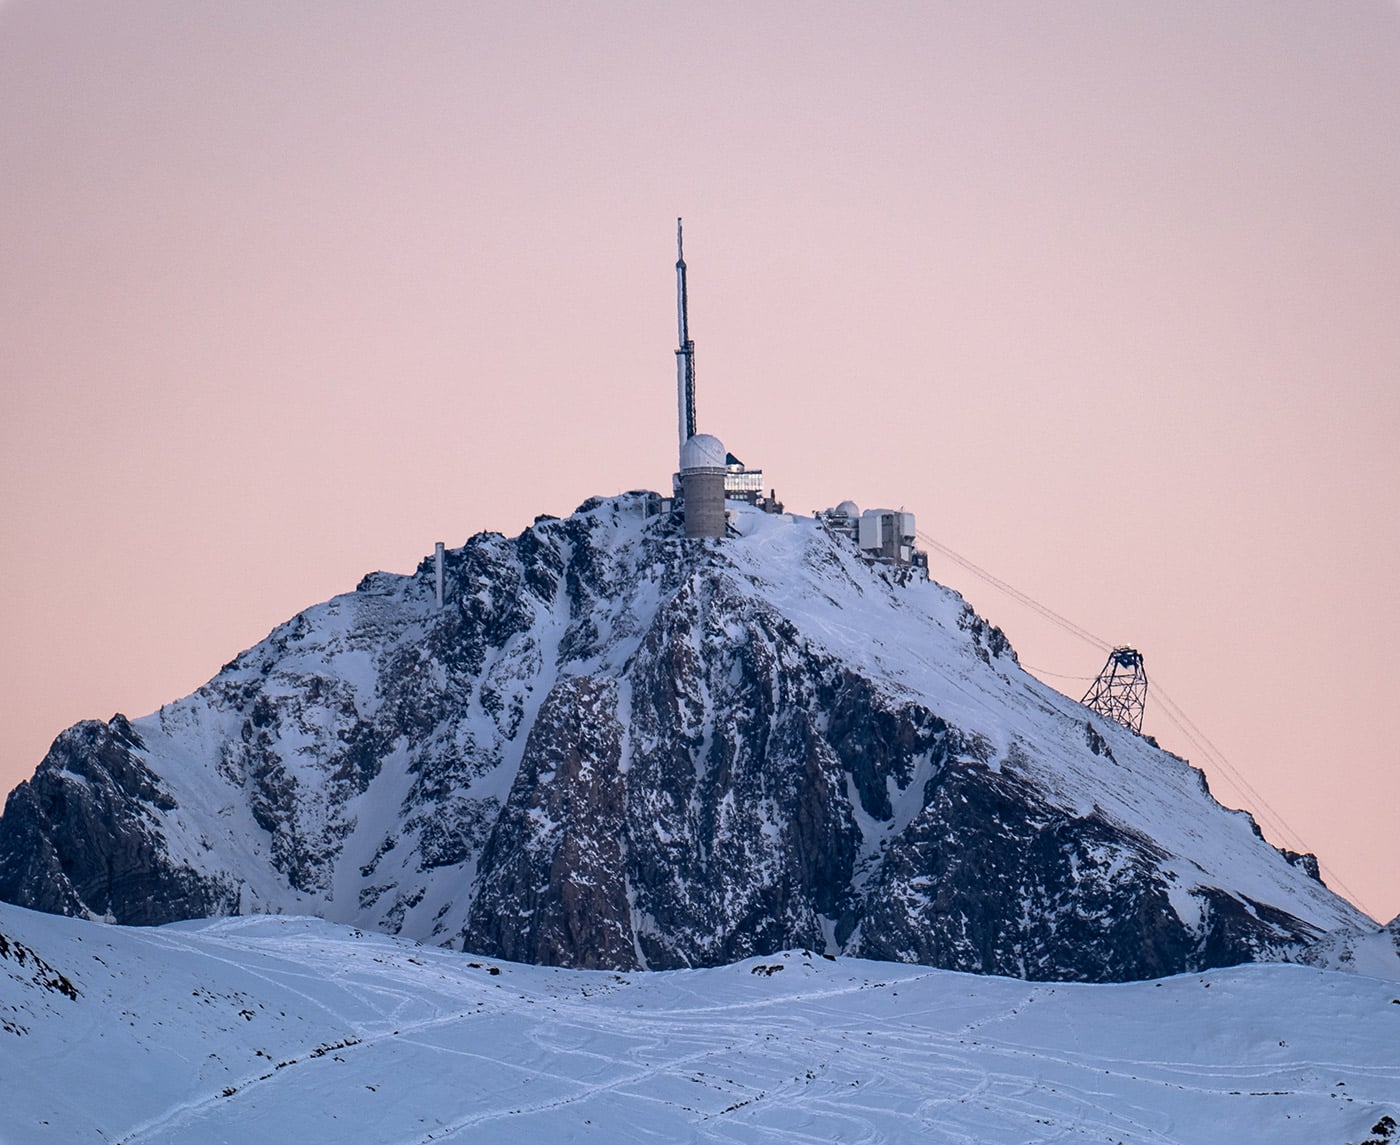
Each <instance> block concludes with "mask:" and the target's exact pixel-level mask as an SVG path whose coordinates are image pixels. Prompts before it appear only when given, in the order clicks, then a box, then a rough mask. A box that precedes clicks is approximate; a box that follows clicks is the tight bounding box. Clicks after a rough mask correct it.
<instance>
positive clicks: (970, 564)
mask: <svg viewBox="0 0 1400 1145" xmlns="http://www.w3.org/2000/svg"><path fill="white" fill-rule="evenodd" d="M917 536H918V538H919V539H920V540H921V541H923V542H924V544H925V545H927V546H928V547H929V548H931V549H936V550H937V551H938V552H939V553H941V554H942V555H943V556H945V557H947V558H948V559H949V560H951V561H953V562H954V563H955V564H957V565H960V566H961V567H962V568H964V569H966V570H967V571H968V572H970V573H972V574H973V575H974V576H977V577H980V578H981V579H982V580H984V581H986V582H987V583H988V584H989V585H991V586H992V587H994V588H996V589H999V590H1000V591H1002V592H1004V593H1005V594H1006V595H1007V596H1009V597H1011V598H1012V599H1013V600H1016V601H1018V602H1020V603H1021V604H1023V605H1025V606H1026V607H1027V608H1030V609H1032V610H1033V611H1035V612H1036V613H1039V614H1040V615H1041V616H1042V617H1044V618H1045V619H1046V620H1048V621H1050V622H1051V623H1052V624H1055V625H1058V626H1059V627H1060V628H1062V629H1064V631H1066V632H1068V633H1069V634H1070V635H1071V636H1077V637H1078V638H1079V639H1080V640H1083V641H1085V642H1086V643H1087V644H1091V645H1093V646H1094V647H1096V648H1097V649H1098V650H1099V651H1100V652H1112V651H1113V645H1111V644H1109V642H1108V641H1106V640H1104V639H1102V638H1101V637H1098V636H1095V635H1094V634H1093V633H1092V632H1090V631H1089V630H1088V629H1086V628H1081V627H1080V626H1079V625H1078V624H1075V623H1074V621H1072V620H1070V619H1068V618H1067V617H1064V616H1061V615H1060V614H1059V613H1058V612H1056V611H1055V610H1054V609H1052V608H1050V607H1049V606H1048V605H1045V604H1041V602H1040V601H1038V600H1036V599H1035V598H1034V597H1033V596H1031V595H1030V594H1029V593H1025V592H1022V591H1021V590H1020V589H1018V588H1016V587H1015V586H1014V585H1011V584H1008V583H1007V582H1006V581H1004V580H1002V579H1001V578H1000V577H998V576H996V575H995V574H993V573H991V572H988V571H987V570H986V569H984V568H983V567H982V566H981V565H979V564H976V563H975V562H974V561H972V560H969V559H968V558H967V557H965V556H963V555H962V554H961V553H959V552H957V551H955V550H954V549H951V548H949V547H948V546H947V545H945V544H943V543H942V542H941V541H938V540H935V539H934V538H933V537H931V536H929V534H927V533H925V532H923V531H922V530H918V531H917ZM1021 667H1022V668H1024V669H1025V670H1026V671H1027V672H1032V673H1034V674H1035V675H1037V676H1051V677H1054V678H1055V679H1060V680H1094V679H1096V678H1097V677H1094V676H1070V675H1066V674H1064V673H1062V672H1049V671H1044V670H1042V669H1038V668H1031V667H1029V666H1028V665H1025V664H1022V665H1021ZM1152 692H1153V695H1154V696H1156V697H1157V698H1158V699H1159V700H1161V701H1162V703H1161V709H1162V714H1163V715H1164V716H1165V717H1166V719H1167V720H1168V721H1170V722H1171V723H1172V724H1173V725H1175V727H1176V729H1177V730H1178V731H1179V732H1181V734H1182V735H1183V736H1184V737H1185V738H1186V740H1187V741H1188V742H1189V743H1191V744H1192V745H1194V746H1195V748H1196V749H1197V751H1199V752H1200V754H1201V755H1203V756H1204V757H1205V758H1206V759H1207V760H1209V761H1210V762H1211V763H1212V764H1213V765H1214V766H1215V767H1216V768H1218V769H1219V770H1220V771H1221V772H1222V773H1223V774H1224V776H1225V779H1226V781H1227V782H1229V783H1230V784H1231V785H1232V786H1234V787H1235V788H1236V789H1237V790H1238V791H1239V792H1240V794H1241V795H1242V796H1244V798H1246V799H1247V800H1249V801H1250V802H1251V803H1253V804H1254V806H1255V808H1256V809H1257V810H1256V814H1257V815H1258V817H1259V818H1261V819H1265V820H1266V821H1267V822H1268V825H1269V826H1270V828H1271V829H1272V830H1273V831H1274V833H1275V834H1276V835H1277V836H1278V837H1279V838H1280V839H1281V840H1282V841H1283V843H1284V845H1285V846H1287V847H1288V848H1289V849H1290V850H1294V851H1298V852H1307V853H1309V854H1314V853H1313V852H1311V851H1309V848H1308V846H1307V844H1306V843H1304V842H1303V838H1302V836H1301V835H1299V834H1298V832H1297V831H1295V830H1293V828H1292V827H1290V826H1289V825H1288V823H1287V821H1286V820H1285V819H1284V818H1283V816H1282V815H1280V814H1279V813H1278V812H1277V811H1275V810H1274V809H1273V808H1272V807H1270V806H1269V803H1268V801H1267V800H1266V799H1265V798H1264V797H1263V796H1262V795H1261V794H1259V791H1258V790H1257V789H1256V788H1255V787H1254V785H1253V784H1251V783H1250V782H1249V781H1248V780H1247V779H1245V777H1244V776H1243V774H1241V773H1240V771H1239V770H1238V769H1237V768H1235V767H1233V766H1232V765H1231V764H1230V762H1229V760H1227V759H1226V758H1225V755H1224V753H1223V752H1221V750H1220V749H1219V748H1217V747H1216V746H1215V745H1214V744H1213V743H1211V741H1210V740H1209V739H1208V738H1207V737H1206V735H1205V733H1204V732H1202V731H1201V729H1200V728H1198V727H1196V725H1195V723H1193V722H1192V720H1191V718H1190V717H1189V716H1188V715H1187V714H1186V712H1185V711H1184V710H1183V709H1182V708H1181V706H1180V705H1179V704H1177V703H1176V702H1175V701H1174V700H1173V699H1172V698H1171V697H1170V696H1169V695H1167V693H1166V692H1165V691H1164V690H1163V689H1162V686H1161V683H1160V682H1159V681H1158V680H1157V679H1156V678H1155V677H1154V678H1153V682H1152ZM1314 857H1315V858H1316V855H1315V854H1314ZM1318 867H1319V868H1320V869H1321V870H1322V871H1323V872H1324V873H1325V874H1326V875H1327V880H1328V882H1329V884H1330V885H1332V886H1335V887H1336V888H1337V889H1338V890H1340V891H1341V892H1342V893H1343V894H1345V895H1346V897H1347V898H1349V899H1350V900H1351V901H1352V902H1354V903H1355V904H1356V905H1357V906H1359V907H1360V908H1361V909H1362V910H1364V911H1366V912H1367V913H1368V914H1370V913H1371V912H1370V911H1369V910H1367V908H1366V906H1365V904H1364V903H1362V901H1361V898H1360V896H1359V895H1357V894H1356V892H1355V891H1353V890H1352V889H1351V888H1350V887H1348V886H1347V885H1346V883H1344V882H1342V880H1341V878H1340V877H1338V875H1337V873H1336V872H1335V871H1333V870H1332V869H1331V868H1330V867H1328V866H1327V865H1326V864H1325V863H1323V862H1322V860H1321V859H1318Z"/></svg>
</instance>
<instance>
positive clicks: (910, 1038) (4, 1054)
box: [0, 906, 1400, 1145]
mask: <svg viewBox="0 0 1400 1145" xmlns="http://www.w3.org/2000/svg"><path fill="white" fill-rule="evenodd" d="M0 1078H3V1079H4V1083H5V1084H4V1100H3V1101H0V1140H4V1141H7V1142H16V1143H17V1142H26V1143H28V1142H33V1143H35V1145H42V1143H44V1142H54V1143H55V1145H58V1143H62V1145H68V1143H70V1142H74V1141H105V1142H113V1143H120V1145H186V1143H188V1145H210V1143H211V1142H247V1141H257V1142H266V1143H268V1145H281V1143H283V1142H286V1143H289V1145H290V1143H292V1142H295V1143H296V1145H318V1143H321V1142H326V1143H330V1142H334V1143H335V1145H383V1143H385V1142H395V1143H401V1145H410V1143H411V1145H426V1143H428V1142H433V1141H457V1142H463V1141H470V1142H472V1143H473V1145H488V1143H491V1142H507V1143H510V1145H514V1143H515V1142H520V1141H597V1142H600V1143H606V1145H616V1143H619V1142H633V1141H636V1142H643V1141H646V1142H655V1141H695V1142H714V1143H720V1142H726V1143H734V1142H752V1143H760V1142H773V1143H778V1142H793V1141H867V1142H908V1141H929V1142H948V1143H965V1142H978V1143H980V1145H997V1143H1005V1145H1026V1143H1028V1142H1049V1141H1058V1142H1064V1141H1083V1142H1107V1143H1112V1142H1118V1143H1120V1145H1202V1142H1216V1141H1218V1142H1255V1141H1267V1142H1270V1143H1271V1145H1363V1143H1368V1145H1394V1143H1395V1141H1396V1140H1397V1134H1396V1122H1397V1121H1400V983H1396V982H1387V981H1382V980H1380V979H1376V978H1368V977H1365V976H1362V975H1357V974H1338V973H1335V972H1331V971H1325V970H1319V969H1315V968H1312V967H1306V966H1288V965H1267V966H1266V965H1255V966H1240V967H1234V968H1229V969H1223V970H1213V971H1209V972H1207V973H1203V974H1191V975H1184V976H1180V977H1175V978H1168V979H1165V980H1161V981H1156V982H1139V983H1129V984H1122V985H1083V984H1078V983H1069V984H1067V983H1027V982H1024V981H1018V980H1014V979H1007V978H995V977H985V976H983V977H974V976H970V975H964V974H957V973H952V972H949V971H938V970H929V969H927V968H925V967H914V966H899V965H893V964H890V963H876V962H863V961H860V960H856V959H847V958H839V959H826V958H822V957H819V956H817V955H816V954H815V953H814V952H809V951H802V950H793V951H784V952H778V953H775V954H770V955H768V956H766V957H764V958H755V959H749V960H747V961H744V962H740V963H738V964H736V965H733V966H727V967H723V968H718V969H705V970H678V971H671V972H666V973H654V974H616V973H608V972H603V971H581V970H560V969H551V968H545V967H539V966H522V965H518V964H512V963H508V962H496V961H492V960H487V959H480V958H475V957H473V956H470V955H463V954H460V953H454V952H451V951H445V950H441V949H437V948H434V947H430V946H418V945H415V944H414V943H412V942H410V941H408V940H406V939H402V938H397V939H395V938H389V937H386V936H384V935H379V934H374V933H370V932H365V931H361V930H352V929H350V928H346V927H337V926H334V925H332V924H330V923H326V922H322V921H319V920H312V919H290V918H266V917H264V918H238V919H224V920H220V921H216V922H198V923H179V924H175V925H171V926H166V927H160V928H144V929H132V928H127V927H115V926H99V925H96V924H94V923H91V922H87V921H81V920H76V919H67V918H57V917H54V916H51V915H41V914H36V913H34V912H31V911H25V910H22V909H19V908H17V907H11V906H0Z"/></svg>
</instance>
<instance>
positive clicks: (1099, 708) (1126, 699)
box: [1079, 648, 1147, 735]
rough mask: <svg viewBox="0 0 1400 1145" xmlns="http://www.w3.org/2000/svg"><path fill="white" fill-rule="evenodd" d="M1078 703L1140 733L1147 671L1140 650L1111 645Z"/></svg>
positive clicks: (1144, 705)
mask: <svg viewBox="0 0 1400 1145" xmlns="http://www.w3.org/2000/svg"><path fill="white" fill-rule="evenodd" d="M1079 702H1080V703H1081V704H1083V705H1084V706H1085V707H1087V708H1090V709H1092V710H1093V711H1096V712H1098V713H1099V715H1101V716H1107V717H1108V718H1109V719H1111V720H1117V721H1118V722H1119V723H1120V724H1122V725H1123V726H1124V727H1125V728H1127V729H1128V730H1129V731H1134V732H1137V734H1138V735H1141V734H1142V712H1143V709H1144V708H1145V707H1146V706H1147V670H1146V669H1145V668H1144V667H1143V666H1142V653H1141V652H1139V651H1138V650H1137V649H1136V648H1115V649H1114V650H1113V651H1112V652H1110V653H1109V654H1108V662H1107V663H1106V664H1104V666H1103V671H1102V672H1100V673H1099V675H1098V679H1096V680H1095V681H1094V682H1093V683H1092V684H1091V685H1090V686H1089V690H1088V691H1087V692H1085V693H1084V698H1083V699H1082V700H1080V701H1079Z"/></svg>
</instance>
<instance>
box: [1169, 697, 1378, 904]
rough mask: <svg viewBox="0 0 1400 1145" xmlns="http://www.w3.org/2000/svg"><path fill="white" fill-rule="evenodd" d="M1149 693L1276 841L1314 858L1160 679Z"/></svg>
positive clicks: (1335, 882)
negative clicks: (1272, 834)
mask: <svg viewBox="0 0 1400 1145" xmlns="http://www.w3.org/2000/svg"><path fill="white" fill-rule="evenodd" d="M1153 694H1154V695H1155V696H1156V697H1157V698H1158V699H1159V700H1161V701H1162V705H1161V706H1162V713H1163V714H1164V715H1165V716H1166V717H1167V719H1168V720H1169V721H1171V723H1173V724H1175V725H1176V727H1177V730H1178V731H1180V732H1181V734H1182V735H1183V736H1185V737H1186V739H1187V740H1188V741H1190V742H1191V743H1192V744H1194V745H1195V746H1196V748H1197V750H1198V751H1200V752H1201V754H1202V755H1204V756H1205V757H1206V759H1208V760H1209V761H1210V762H1211V763H1212V764H1214V765H1215V766H1216V767H1217V768H1218V769H1219V770H1220V771H1221V772H1223V773H1224V775H1225V779H1226V780H1227V781H1228V782H1229V783H1230V784H1232V785H1233V786H1234V787H1235V788H1236V789H1237V790H1238V791H1239V792H1240V794H1241V795H1243V796H1244V797H1245V798H1246V799H1247V800H1249V801H1250V803H1252V804H1253V813H1254V814H1255V816H1256V817H1257V818H1259V819H1263V820H1264V822H1265V825H1266V826H1268V827H1269V828H1270V829H1271V830H1272V831H1273V833H1274V834H1275V835H1276V837H1277V838H1278V839H1279V840H1280V842H1282V843H1283V845H1284V846H1286V847H1287V848H1288V849H1289V850H1292V851H1297V852H1299V853H1307V854H1311V855H1313V857H1314V858H1317V855H1316V853H1315V852H1313V851H1312V850H1311V848H1309V847H1308V845H1307V843H1306V842H1304V840H1303V837H1302V836H1301V835H1300V834H1299V833H1298V832H1297V831H1296V830H1294V829H1293V827H1292V826H1291V825H1290V824H1289V823H1288V821H1287V820H1286V819H1284V817H1283V816H1282V815H1281V814H1279V812H1278V811H1276V810H1274V808H1273V807H1271V806H1270V805H1269V802H1268V800H1266V799H1265V798H1264V796H1263V795H1261V794H1260V793H1259V791H1258V789H1257V788H1255V786H1254V785H1253V784H1252V783H1250V782H1249V780H1247V779H1246V778H1245V777H1244V775H1243V774H1242V773H1241V772H1240V770H1239V769H1238V768H1236V767H1234V766H1233V765H1232V764H1231V763H1230V761H1229V760H1228V759H1226V758H1225V754H1224V753H1223V752H1222V751H1221V750H1220V749H1219V748H1218V747H1216V746H1215V744H1213V743H1212V742H1211V741H1210V739H1208V738H1207V737H1206V735H1205V733H1204V732H1202V731H1201V729H1200V728H1198V727H1197V726H1196V725H1195V724H1194V723H1193V722H1192V720H1191V718H1190V717H1189V716H1188V715H1187V714H1186V712H1185V711H1183V710H1182V708H1181V705H1180V704H1178V703H1177V702H1176V701H1175V700H1173V699H1172V698H1171V697H1170V696H1169V695H1167V693H1166V692H1165V691H1164V690H1163V688H1162V685H1161V683H1160V682H1157V681H1154V684H1153ZM1317 865H1318V868H1319V869H1320V870H1321V871H1322V872H1323V873H1324V874H1325V875H1326V876H1327V881H1328V883H1329V884H1330V885H1331V886H1334V887H1336V888H1337V889H1338V890H1339V891H1341V892H1342V893H1343V894H1344V895H1346V897H1347V898H1349V899H1350V900H1351V901H1352V902H1354V903H1355V904H1356V905H1357V906H1359V907H1360V908H1361V909H1362V910H1363V911H1366V913H1367V914H1370V913H1371V912H1370V910H1369V909H1368V908H1367V906H1366V904H1365V903H1364V902H1362V900H1361V896H1360V895H1358V894H1357V893H1356V892H1355V891H1354V890H1352V889H1351V888H1350V887H1349V886H1347V885H1346V883H1344V882H1343V881H1342V879H1341V876H1340V875H1338V874H1337V872H1336V871H1335V870H1333V869H1332V868H1331V867H1329V866H1328V865H1327V864H1326V863H1324V862H1323V861H1322V860H1321V859H1317Z"/></svg>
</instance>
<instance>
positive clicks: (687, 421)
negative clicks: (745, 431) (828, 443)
mask: <svg viewBox="0 0 1400 1145" xmlns="http://www.w3.org/2000/svg"><path fill="white" fill-rule="evenodd" d="M676 326H677V330H678V333H679V336H680V337H679V341H680V345H679V346H678V347H677V349H676V413H677V423H678V425H677V428H678V431H679V437H680V465H679V468H678V470H677V472H676V475H675V477H674V479H673V481H672V493H673V501H672V511H673V512H678V513H680V515H681V517H682V519H683V520H684V522H685V535H686V536H687V537H723V536H724V535H725V531H726V528H727V521H728V518H727V516H726V513H725V507H724V503H725V501H726V499H727V500H731V501H747V502H748V503H749V504H751V505H756V506H758V507H759V508H760V509H763V510H765V511H766V512H769V513H781V512H782V511H783V507H782V505H781V504H780V503H779V502H778V500H777V498H776V496H773V495H771V491H770V496H768V497H764V496H763V470H762V469H749V468H748V467H747V466H746V465H745V464H744V463H743V462H742V461H740V460H739V459H738V458H737V457H735V456H734V455H733V454H732V453H730V452H729V451H728V450H726V449H725V448H724V443H723V442H722V441H720V439H719V438H717V437H715V436H714V435H713V434H709V433H696V432H695V343H694V342H693V341H692V340H691V337H690V315H689V300H688V298H687V295H686V281H685V247H684V243H683V236H682V231H681V220H680V219H677V220H676Z"/></svg>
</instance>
